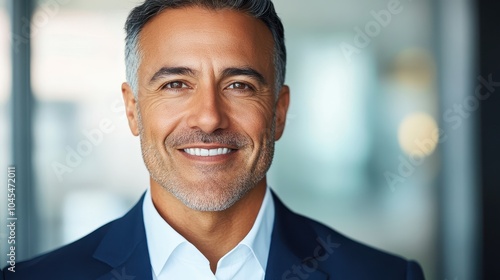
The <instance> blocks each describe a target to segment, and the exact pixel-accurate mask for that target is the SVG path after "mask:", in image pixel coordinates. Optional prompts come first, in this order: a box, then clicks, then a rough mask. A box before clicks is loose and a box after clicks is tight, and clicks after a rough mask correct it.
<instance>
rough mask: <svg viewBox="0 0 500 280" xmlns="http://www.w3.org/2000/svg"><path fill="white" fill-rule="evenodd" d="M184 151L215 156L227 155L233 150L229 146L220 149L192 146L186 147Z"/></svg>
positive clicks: (191, 153) (196, 154) (203, 155)
mask: <svg viewBox="0 0 500 280" xmlns="http://www.w3.org/2000/svg"><path fill="white" fill-rule="evenodd" d="M184 152H186V153H188V154H190V155H193V156H201V157H213V156H218V155H225V154H229V153H230V152H231V149H228V148H218V149H200V148H190V149H184Z"/></svg>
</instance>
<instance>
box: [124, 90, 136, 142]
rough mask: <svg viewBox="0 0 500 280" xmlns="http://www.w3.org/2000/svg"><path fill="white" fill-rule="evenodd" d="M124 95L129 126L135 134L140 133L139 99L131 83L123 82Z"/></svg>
mask: <svg viewBox="0 0 500 280" xmlns="http://www.w3.org/2000/svg"><path fill="white" fill-rule="evenodd" d="M122 96H123V102H124V103H125V114H126V115H127V120H128V126H129V127H130V131H131V132H132V134H134V135H135V136H138V135H139V126H138V112H137V101H136V99H135V96H134V92H133V90H132V88H131V87H130V85H129V84H127V83H123V84H122Z"/></svg>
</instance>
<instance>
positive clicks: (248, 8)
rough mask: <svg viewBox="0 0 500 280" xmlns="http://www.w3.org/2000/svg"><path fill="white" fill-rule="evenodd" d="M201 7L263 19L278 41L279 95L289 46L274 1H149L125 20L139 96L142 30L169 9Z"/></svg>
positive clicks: (129, 65) (132, 80)
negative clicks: (140, 35)
mask: <svg viewBox="0 0 500 280" xmlns="http://www.w3.org/2000/svg"><path fill="white" fill-rule="evenodd" d="M189 6H199V7H203V8H207V9H213V10H221V9H231V10H235V11H240V12H243V13H246V14H249V15H251V16H253V17H255V18H257V19H259V20H261V21H263V22H264V23H265V24H266V26H267V27H268V28H269V30H270V31H271V33H272V35H273V40H274V54H273V55H274V72H275V77H274V79H275V94H276V95H278V93H279V91H280V89H281V87H282V86H283V84H284V82H285V72H286V47H285V35H284V28H283V24H282V23H281V20H280V18H279V17H278V15H277V14H276V11H275V9H274V5H273V3H272V2H271V0H146V1H144V3H142V4H141V5H140V6H137V7H135V8H134V9H133V10H132V11H131V12H130V14H129V16H128V18H127V22H126V23H125V31H126V33H127V36H126V38H125V65H126V71H127V73H126V74H127V82H128V83H129V84H130V86H131V87H132V90H133V92H134V95H135V96H136V98H137V95H138V94H139V82H138V77H137V76H138V73H137V72H138V69H139V65H140V63H141V52H140V50H139V33H140V32H141V30H142V28H143V27H144V25H146V23H147V22H148V21H149V20H151V19H152V18H153V17H155V16H156V15H158V14H159V13H161V12H162V11H163V10H165V9H177V8H182V7H189Z"/></svg>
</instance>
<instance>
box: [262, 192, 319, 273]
mask: <svg viewBox="0 0 500 280" xmlns="http://www.w3.org/2000/svg"><path fill="white" fill-rule="evenodd" d="M273 198H274V205H275V218H274V227H273V233H272V236H271V248H270V251H269V259H268V262H267V269H266V280H271V279H308V280H325V279H329V278H328V274H327V273H325V272H323V271H322V270H321V268H320V267H318V261H316V260H315V257H314V254H315V249H316V248H318V246H320V245H319V243H316V242H314V243H311V242H310V241H309V240H317V239H318V236H317V234H316V233H315V232H314V231H313V229H312V228H311V227H310V226H309V225H308V224H306V223H305V222H304V220H303V218H302V217H300V216H298V215H296V214H294V213H292V212H291V211H290V210H289V209H288V208H287V207H286V206H285V205H284V204H283V203H282V202H281V200H280V199H279V198H278V197H277V196H276V194H275V193H274V192H273Z"/></svg>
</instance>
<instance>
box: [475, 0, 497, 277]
mask: <svg viewBox="0 0 500 280" xmlns="http://www.w3.org/2000/svg"><path fill="white" fill-rule="evenodd" d="M499 12H500V2H498V1H488V0H480V1H479V26H480V36H479V37H480V38H479V42H480V52H479V53H480V57H479V61H480V67H481V73H483V76H484V78H486V79H488V76H489V75H491V80H492V81H494V83H497V82H500V16H499ZM499 84H500V83H499ZM491 89H492V91H491V96H490V97H489V98H488V100H487V101H486V102H483V103H482V104H481V105H482V107H481V132H480V135H481V175H482V200H483V203H482V210H483V254H482V258H483V273H484V274H483V276H484V279H500V160H499V159H500V96H499V95H500V86H498V85H494V84H493V85H492V88H491ZM487 90H488V89H486V86H484V87H483V93H486V92H487Z"/></svg>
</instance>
